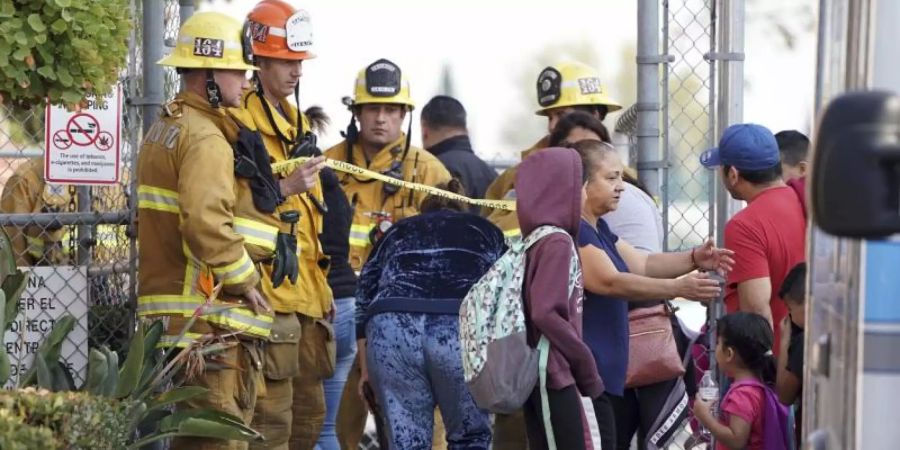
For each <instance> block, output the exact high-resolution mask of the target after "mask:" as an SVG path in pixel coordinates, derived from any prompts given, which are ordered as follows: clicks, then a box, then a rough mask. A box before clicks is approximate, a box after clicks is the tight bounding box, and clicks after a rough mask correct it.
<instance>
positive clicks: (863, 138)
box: [810, 91, 900, 238]
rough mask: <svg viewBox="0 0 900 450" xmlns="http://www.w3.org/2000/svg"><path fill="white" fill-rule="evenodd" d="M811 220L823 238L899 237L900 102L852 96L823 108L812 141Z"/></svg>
mask: <svg viewBox="0 0 900 450" xmlns="http://www.w3.org/2000/svg"><path fill="white" fill-rule="evenodd" d="M814 145H815V149H814V151H813V167H812V175H811V176H812V183H811V186H812V188H811V190H810V192H811V195H812V198H811V204H812V214H813V217H814V218H815V220H816V223H817V224H818V225H819V227H820V228H822V230H824V231H825V232H827V233H830V234H833V235H836V236H844V237H855V238H881V237H886V236H890V235H892V234H894V233H898V232H900V96H898V95H897V94H895V93H893V92H886V91H867V92H851V93H847V94H844V95H842V96H840V97H837V98H835V99H834V100H832V101H831V103H830V104H829V105H828V106H827V107H826V108H825V112H824V114H823V115H822V119H821V121H820V123H819V127H818V130H817V132H816V137H815V139H814Z"/></svg>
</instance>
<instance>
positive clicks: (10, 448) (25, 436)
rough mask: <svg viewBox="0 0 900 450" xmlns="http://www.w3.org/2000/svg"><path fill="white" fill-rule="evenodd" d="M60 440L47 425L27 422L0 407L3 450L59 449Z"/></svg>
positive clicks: (0, 431) (0, 446) (1, 445)
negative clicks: (30, 424)
mask: <svg viewBox="0 0 900 450" xmlns="http://www.w3.org/2000/svg"><path fill="white" fill-rule="evenodd" d="M59 447H60V446H59V441H57V440H56V438H55V437H53V432H52V431H50V429H49V428H45V427H33V426H29V425H27V424H25V422H23V421H22V418H21V417H19V416H16V415H14V414H13V413H12V411H10V410H8V409H0V448H2V449H3V450H32V449H36V448H41V449H46V450H56V449H58V448H59Z"/></svg>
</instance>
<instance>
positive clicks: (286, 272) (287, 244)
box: [272, 211, 300, 288]
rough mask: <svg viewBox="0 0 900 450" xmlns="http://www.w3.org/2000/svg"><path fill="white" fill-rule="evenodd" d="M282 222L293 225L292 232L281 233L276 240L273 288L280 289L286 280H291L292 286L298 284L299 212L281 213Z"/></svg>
mask: <svg viewBox="0 0 900 450" xmlns="http://www.w3.org/2000/svg"><path fill="white" fill-rule="evenodd" d="M280 218H281V221H282V222H284V223H287V224H290V225H291V232H290V233H284V232H279V233H278V236H277V237H276V238H275V261H274V262H273V263H272V287H274V288H278V286H281V283H282V282H284V280H285V278H287V279H289V280H291V284H295V283H297V274H298V273H299V271H300V266H299V255H297V236H296V234H295V232H296V229H297V227H296V224H297V221H298V220H299V219H300V213H298V212H297V211H287V212H283V213H281V216H280Z"/></svg>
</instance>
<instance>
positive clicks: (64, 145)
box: [53, 130, 72, 150]
mask: <svg viewBox="0 0 900 450" xmlns="http://www.w3.org/2000/svg"><path fill="white" fill-rule="evenodd" d="M53 145H55V146H56V148H58V149H60V150H68V149H69V147H71V146H72V140H71V139H69V133H66V130H59V131H57V132H56V133H53Z"/></svg>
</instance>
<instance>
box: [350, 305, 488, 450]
mask: <svg viewBox="0 0 900 450" xmlns="http://www.w3.org/2000/svg"><path fill="white" fill-rule="evenodd" d="M366 336H367V337H368V339H367V342H366V348H367V350H366V361H367V362H368V368H369V383H371V385H372V390H373V391H374V393H375V398H376V399H377V401H378V404H379V405H381V409H382V411H383V413H384V416H385V422H387V423H386V425H387V428H388V439H389V440H390V441H391V448H397V449H403V450H430V449H431V443H432V434H433V430H434V408H435V405H437V406H438V408H439V409H440V411H441V415H442V416H443V421H444V427H445V428H446V432H447V448H448V449H450V450H462V449H466V450H487V449H488V448H489V447H490V443H491V423H490V419H489V418H488V413H487V412H486V411H484V410H481V409H479V408H478V406H476V405H475V400H473V399H472V395H471V394H470V393H469V389H468V388H467V387H466V383H465V380H464V379H463V368H462V353H461V351H460V347H459V317H458V316H456V315H438V314H424V313H381V314H378V315H376V316H374V317H372V318H371V319H370V320H369V323H368V324H367V325H366Z"/></svg>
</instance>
